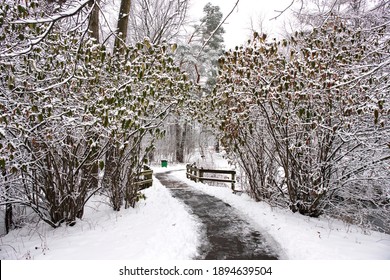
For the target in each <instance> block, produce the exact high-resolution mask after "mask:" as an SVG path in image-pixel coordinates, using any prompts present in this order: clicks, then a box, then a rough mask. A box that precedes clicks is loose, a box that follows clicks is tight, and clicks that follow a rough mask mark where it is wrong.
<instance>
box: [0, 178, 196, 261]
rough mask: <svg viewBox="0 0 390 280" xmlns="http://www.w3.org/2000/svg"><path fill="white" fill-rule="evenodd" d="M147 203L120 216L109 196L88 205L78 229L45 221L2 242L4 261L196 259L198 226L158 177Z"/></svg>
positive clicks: (17, 230)
mask: <svg viewBox="0 0 390 280" xmlns="http://www.w3.org/2000/svg"><path fill="white" fill-rule="evenodd" d="M144 193H145V195H146V200H142V201H141V202H139V203H138V204H137V206H136V207H135V208H134V209H132V208H130V209H123V210H121V211H120V212H114V211H113V210H112V208H110V206H109V205H108V204H107V203H105V202H104V201H105V198H104V197H95V198H94V199H93V200H92V201H90V202H89V203H88V207H87V208H86V212H85V214H84V218H83V219H82V220H80V221H78V222H77V223H76V225H75V226H73V227H65V226H64V227H60V228H57V229H53V228H51V227H50V226H48V225H46V224H44V223H39V224H32V225H29V226H28V227H25V228H22V229H16V230H13V231H11V232H10V233H9V234H8V235H6V236H4V237H2V238H1V239H0V249H1V251H0V259H46V260H47V259H57V260H75V259H84V260H88V259H89V260H131V259H133V260H136V259H137V260H159V259H165V260H171V259H183V260H185V259H191V258H193V257H195V256H196V254H197V246H198V244H199V242H200V240H199V236H198V234H197V229H198V223H197V221H196V219H195V218H193V217H192V216H190V215H189V214H188V212H187V211H186V208H185V206H184V204H182V203H180V202H178V201H177V200H176V199H174V198H173V197H172V196H171V195H170V193H169V191H168V190H167V189H166V188H165V187H163V186H162V185H161V184H160V183H159V182H158V181H157V180H156V179H155V181H154V183H153V187H151V188H149V189H146V190H144Z"/></svg>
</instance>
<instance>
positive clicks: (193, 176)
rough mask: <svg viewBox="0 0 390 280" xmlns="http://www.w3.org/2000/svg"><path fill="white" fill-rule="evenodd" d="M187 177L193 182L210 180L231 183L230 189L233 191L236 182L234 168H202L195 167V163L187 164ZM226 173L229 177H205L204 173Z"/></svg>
mask: <svg viewBox="0 0 390 280" xmlns="http://www.w3.org/2000/svg"><path fill="white" fill-rule="evenodd" d="M186 167H187V178H188V179H190V180H192V181H195V182H203V181H212V182H223V183H231V187H232V190H233V191H235V189H234V187H235V183H236V171H235V170H218V169H203V168H202V167H201V168H198V167H196V165H195V164H187V166H186ZM207 173H208V174H210V173H212V174H227V175H230V176H231V177H230V179H222V178H212V177H205V174H207Z"/></svg>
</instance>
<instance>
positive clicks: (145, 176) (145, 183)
mask: <svg viewBox="0 0 390 280" xmlns="http://www.w3.org/2000/svg"><path fill="white" fill-rule="evenodd" d="M135 184H136V185H138V189H139V190H143V189H146V188H149V187H151V186H152V185H153V170H152V169H151V168H150V167H149V166H147V165H144V170H143V171H141V172H140V173H139V174H138V180H137V182H135Z"/></svg>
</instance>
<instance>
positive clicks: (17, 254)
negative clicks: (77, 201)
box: [0, 161, 390, 260]
mask: <svg viewBox="0 0 390 280" xmlns="http://www.w3.org/2000/svg"><path fill="white" fill-rule="evenodd" d="M221 162H222V161H220V162H219V163H218V162H217V164H219V165H223V164H220V163H221ZM224 167H226V166H224ZM184 168H185V167H184V166H183V165H182V166H169V167H168V168H161V167H153V169H154V171H155V172H162V171H167V170H179V171H174V172H173V173H172V175H173V176H175V177H177V178H180V179H181V180H184V181H186V182H188V184H189V185H190V186H191V187H193V188H197V189H200V190H202V191H204V192H206V193H208V194H211V195H214V196H216V197H218V198H220V199H222V200H224V201H225V202H227V203H229V204H230V205H231V206H233V207H235V208H237V211H238V212H239V213H241V214H242V215H243V216H244V217H246V218H247V219H248V220H249V221H251V222H252V223H253V224H254V225H255V226H256V227H257V228H258V229H259V230H260V231H262V232H264V233H266V234H267V235H269V236H272V237H273V239H274V240H275V241H277V242H278V243H279V244H280V246H281V248H282V249H283V250H284V255H285V256H286V258H287V259H294V260H317V259H320V260H344V259H348V260H360V259H364V260H378V259H382V260H390V235H386V234H382V233H378V232H373V231H370V232H367V231H363V230H362V229H361V228H359V227H355V226H351V225H347V224H345V223H343V222H341V221H337V220H333V219H329V218H320V219H316V218H309V217H304V216H302V215H299V214H293V213H291V212H290V211H288V210H282V209H276V208H271V207H270V206H269V205H267V204H265V203H258V202H254V201H253V200H251V199H250V198H249V197H248V196H247V195H245V194H243V195H241V196H239V195H235V194H232V192H231V190H230V188H229V187H214V186H208V185H204V184H201V183H195V182H192V181H190V180H188V179H187V178H186V176H185V171H184V170H183V169H184ZM144 192H145V195H146V200H143V201H141V202H140V203H139V204H138V205H137V206H136V208H134V209H123V210H121V211H120V212H113V211H112V210H111V208H110V207H109V206H108V205H107V204H106V203H104V202H102V201H104V199H103V198H102V197H96V198H94V199H93V201H90V203H89V204H88V208H87V210H86V213H85V215H84V218H83V219H82V220H80V221H78V222H77V224H76V225H75V226H73V227H61V228H58V229H52V228H50V227H49V226H47V225H45V224H43V223H39V224H33V225H29V226H28V227H25V228H22V229H17V230H14V231H12V232H11V233H10V234H8V235H6V236H4V237H1V239H0V248H1V251H0V259H58V260H63V259H70V260H75V259H92V260H98V259H103V260H104V259H105V260H125V259H126V260H129V259H133V260H189V259H192V258H194V257H196V256H197V247H198V245H199V244H200V242H201V240H200V239H199V238H200V237H199V236H200V234H199V232H200V225H199V222H198V221H197V219H196V217H193V216H191V215H190V214H189V213H188V212H187V208H186V206H185V205H184V204H183V203H181V202H179V201H177V200H176V199H174V198H173V197H172V196H171V195H170V193H169V190H167V189H166V188H165V187H164V186H162V185H161V183H160V182H159V181H158V180H157V179H155V181H154V185H153V187H151V188H149V189H147V190H145V191H144Z"/></svg>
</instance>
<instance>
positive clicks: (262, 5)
mask: <svg viewBox="0 0 390 280" xmlns="http://www.w3.org/2000/svg"><path fill="white" fill-rule="evenodd" d="M208 2H210V3H212V4H213V5H218V6H219V7H221V11H222V13H223V16H224V17H225V16H226V15H227V14H228V13H229V12H230V11H231V10H232V8H233V7H234V4H235V3H236V2H237V0H192V1H191V8H190V15H191V16H192V19H193V20H198V19H200V18H201V17H203V7H204V6H205V5H206V4H207V3H208ZM290 3H291V0H273V1H270V0H240V2H239V4H238V6H237V8H236V9H235V10H234V12H233V13H232V14H231V16H230V17H229V18H228V20H227V21H226V24H225V25H224V28H225V32H226V33H225V45H226V47H227V48H232V47H235V46H237V45H241V44H243V43H245V42H246V41H247V39H248V38H250V37H251V33H252V32H251V31H250V26H251V18H252V19H253V24H254V26H255V27H256V29H258V28H257V26H259V24H258V22H259V19H261V18H262V19H263V27H264V29H265V30H263V32H265V33H267V34H269V35H272V36H273V37H274V36H278V35H280V33H281V32H282V27H283V21H284V19H285V15H284V16H283V17H280V18H278V19H276V20H270V19H271V18H273V17H275V16H276V15H278V13H277V12H275V10H284V9H285V8H286V7H288V5H289V4H290ZM260 32H261V30H260Z"/></svg>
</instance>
